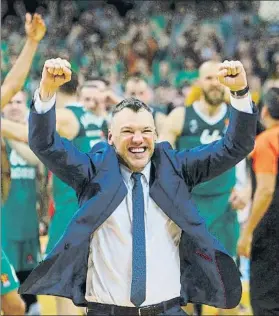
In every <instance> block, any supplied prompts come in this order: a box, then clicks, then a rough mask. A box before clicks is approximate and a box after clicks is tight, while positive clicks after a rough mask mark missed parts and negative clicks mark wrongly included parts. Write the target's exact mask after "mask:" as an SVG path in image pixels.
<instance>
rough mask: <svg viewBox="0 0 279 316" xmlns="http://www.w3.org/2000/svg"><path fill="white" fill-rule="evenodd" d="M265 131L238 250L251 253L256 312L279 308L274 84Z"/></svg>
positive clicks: (277, 98)
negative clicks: (252, 193)
mask: <svg viewBox="0 0 279 316" xmlns="http://www.w3.org/2000/svg"><path fill="white" fill-rule="evenodd" d="M261 117H262V120H263V122H264V125H265V127H266V131H264V132H262V133H261V134H260V135H259V136H258V137H257V138H256V144H255V148H254V150H253V152H252V154H251V158H252V161H253V170H254V172H255V174H256V183H257V184H256V191H255V193H254V196H253V201H252V208H251V215H250V217H249V218H248V221H247V223H246V224H245V227H244V229H243V231H242V233H241V236H240V239H239V241H238V253H239V255H241V256H245V257H248V258H249V257H251V260H250V269H251V273H250V299H251V305H252V309H253V314H254V315H259V316H260V315H277V314H278V312H279V277H278V276H279V265H278V253H279V213H278V209H279V170H278V166H279V88H271V89H269V90H268V91H267V93H266V96H265V98H264V107H263V109H262V113H261Z"/></svg>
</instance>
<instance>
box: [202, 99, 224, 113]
mask: <svg viewBox="0 0 279 316" xmlns="http://www.w3.org/2000/svg"><path fill="white" fill-rule="evenodd" d="M221 105H222V103H220V104H218V105H211V104H209V103H208V102H207V101H206V100H205V99H204V97H201V99H200V102H198V108H199V110H200V111H201V112H202V113H203V114H205V115H207V116H210V117H212V116H215V115H217V114H218V113H219V112H220V111H221Z"/></svg>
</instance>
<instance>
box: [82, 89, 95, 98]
mask: <svg viewBox="0 0 279 316" xmlns="http://www.w3.org/2000/svg"><path fill="white" fill-rule="evenodd" d="M97 92H98V88H96V87H83V88H81V90H80V96H81V97H84V96H89V95H90V96H91V95H92V94H94V93H97Z"/></svg>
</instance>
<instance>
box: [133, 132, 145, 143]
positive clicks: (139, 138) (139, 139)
mask: <svg viewBox="0 0 279 316" xmlns="http://www.w3.org/2000/svg"><path fill="white" fill-rule="evenodd" d="M142 142H143V137H142V133H141V132H135V133H134V135H133V143H136V144H141V143H142Z"/></svg>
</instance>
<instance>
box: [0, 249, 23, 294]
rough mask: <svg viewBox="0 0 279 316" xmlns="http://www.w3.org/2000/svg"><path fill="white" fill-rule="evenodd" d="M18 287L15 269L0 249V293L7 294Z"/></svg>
mask: <svg viewBox="0 0 279 316" xmlns="http://www.w3.org/2000/svg"><path fill="white" fill-rule="evenodd" d="M18 288H19V281H18V278H17V276H16V273H15V269H14V267H13V266H12V265H11V263H10V261H9V259H8V258H7V256H6V254H5V252H4V251H3V249H1V295H5V294H8V293H10V292H12V291H14V290H16V289H18Z"/></svg>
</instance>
